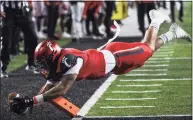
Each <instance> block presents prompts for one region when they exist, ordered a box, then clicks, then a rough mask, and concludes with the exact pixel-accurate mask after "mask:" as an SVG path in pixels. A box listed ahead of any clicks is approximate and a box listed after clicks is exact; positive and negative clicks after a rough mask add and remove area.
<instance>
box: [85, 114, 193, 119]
mask: <svg viewBox="0 0 193 120" xmlns="http://www.w3.org/2000/svg"><path fill="white" fill-rule="evenodd" d="M183 116H184V117H185V116H186V117H189V116H192V115H189V114H186V115H173V114H172V115H155V116H153V115H149V116H142V115H139V116H85V118H139V117H140V118H141V117H143V118H148V117H183Z"/></svg>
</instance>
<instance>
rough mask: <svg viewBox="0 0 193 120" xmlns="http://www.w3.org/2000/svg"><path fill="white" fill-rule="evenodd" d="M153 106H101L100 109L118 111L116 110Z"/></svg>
mask: <svg viewBox="0 0 193 120" xmlns="http://www.w3.org/2000/svg"><path fill="white" fill-rule="evenodd" d="M153 107H155V106H102V107H100V108H102V109H118V108H121V109H123V108H153Z"/></svg>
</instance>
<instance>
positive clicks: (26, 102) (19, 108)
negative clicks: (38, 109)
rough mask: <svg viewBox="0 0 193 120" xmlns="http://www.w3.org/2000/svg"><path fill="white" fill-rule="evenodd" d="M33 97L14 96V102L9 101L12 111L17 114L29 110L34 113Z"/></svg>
mask: <svg viewBox="0 0 193 120" xmlns="http://www.w3.org/2000/svg"><path fill="white" fill-rule="evenodd" d="M33 104H34V101H33V98H29V97H28V96H25V97H14V98H13V99H12V102H10V103H9V107H10V111H12V112H14V113H17V114H20V115H22V114H26V113H27V112H28V110H30V113H32V108H33Z"/></svg>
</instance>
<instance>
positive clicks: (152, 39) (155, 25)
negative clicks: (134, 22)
mask: <svg viewBox="0 0 193 120" xmlns="http://www.w3.org/2000/svg"><path fill="white" fill-rule="evenodd" d="M149 15H150V18H151V23H150V26H149V28H148V30H147V31H146V33H145V37H144V39H143V41H141V42H142V43H147V44H149V46H150V48H151V49H152V51H155V44H156V40H157V34H158V30H159V27H160V25H161V24H162V23H164V22H170V21H171V20H170V18H169V16H168V15H164V14H162V13H161V12H159V11H157V10H151V11H150V12H149Z"/></svg>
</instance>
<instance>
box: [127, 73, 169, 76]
mask: <svg viewBox="0 0 193 120" xmlns="http://www.w3.org/2000/svg"><path fill="white" fill-rule="evenodd" d="M163 75H167V73H164V74H125V75H124V76H163Z"/></svg>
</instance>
